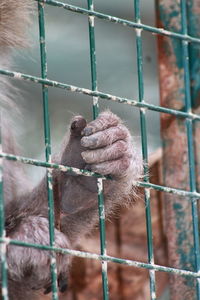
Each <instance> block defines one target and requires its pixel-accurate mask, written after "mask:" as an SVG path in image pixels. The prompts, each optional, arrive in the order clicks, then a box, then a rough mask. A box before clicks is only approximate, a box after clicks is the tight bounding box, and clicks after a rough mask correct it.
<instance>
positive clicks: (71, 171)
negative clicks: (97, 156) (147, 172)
mask: <svg viewBox="0 0 200 300" xmlns="http://www.w3.org/2000/svg"><path fill="white" fill-rule="evenodd" d="M0 157H3V158H5V159H8V160H13V161H18V162H21V163H25V164H31V165H34V166H36V167H42V168H52V169H57V170H60V171H61V172H68V173H69V175H71V176H76V175H83V176H94V177H96V178H102V179H103V180H106V179H108V180H111V178H110V177H109V176H103V175H100V174H98V173H94V172H91V171H87V170H81V169H77V168H72V167H68V166H64V165H57V164H54V163H47V162H44V161H40V160H34V159H30V158H26V157H22V156H15V155H12V154H7V153H0ZM134 185H137V186H139V187H143V188H149V189H155V190H158V191H161V192H166V193H171V194H176V195H180V196H184V197H186V198H187V197H192V198H196V199H197V200H198V199H200V193H197V192H189V191H184V190H180V189H175V188H171V187H166V186H161V185H156V184H153V183H146V182H140V181H138V182H134Z"/></svg>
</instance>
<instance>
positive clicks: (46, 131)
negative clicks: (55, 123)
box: [38, 1, 58, 300]
mask: <svg viewBox="0 0 200 300" xmlns="http://www.w3.org/2000/svg"><path fill="white" fill-rule="evenodd" d="M38 22H39V42H40V58H41V76H42V78H43V79H46V78H47V53H46V42H45V16H44V3H42V5H41V1H38ZM42 98H43V122H44V141H45V157H46V162H48V163H51V134H50V120H49V101H48V86H46V84H45V83H43V84H42ZM46 174H47V176H46V181H47V195H48V219H49V243H50V246H52V247H53V246H55V232H54V228H55V222H54V199H53V178H52V170H51V169H47V170H46ZM50 254H51V256H50V270H51V285H52V299H53V300H58V287H57V265H56V258H55V255H56V254H55V253H54V252H51V253H50Z"/></svg>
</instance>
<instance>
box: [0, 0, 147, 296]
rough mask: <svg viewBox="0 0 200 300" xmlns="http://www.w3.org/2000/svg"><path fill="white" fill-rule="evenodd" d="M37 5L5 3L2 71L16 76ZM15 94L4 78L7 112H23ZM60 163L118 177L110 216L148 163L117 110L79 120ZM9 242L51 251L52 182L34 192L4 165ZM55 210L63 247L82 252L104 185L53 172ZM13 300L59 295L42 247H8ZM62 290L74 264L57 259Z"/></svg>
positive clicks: (4, 125) (7, 141)
mask: <svg viewBox="0 0 200 300" xmlns="http://www.w3.org/2000/svg"><path fill="white" fill-rule="evenodd" d="M33 3H35V2H34V1H33V2H32V1H31V0H17V1H15V0H1V1H0V58H1V59H0V68H5V69H11V66H12V61H11V52H10V49H11V48H13V47H14V48H17V47H22V46H23V47H24V46H26V45H27V44H28V42H27V40H26V38H25V28H26V27H28V26H30V20H31V19H30V16H29V15H30V8H31V6H32V4H33ZM12 90H13V87H12V85H11V83H10V82H9V80H8V78H7V77H4V76H1V80H0V104H1V106H3V107H4V108H5V110H6V109H7V110H8V113H9V109H15V107H14V105H13V101H12ZM2 116H3V118H2V119H1V131H2V140H3V151H4V152H6V153H11V154H17V153H18V152H17V150H16V149H17V147H16V145H15V141H14V139H13V138H12V130H11V129H10V128H11V126H10V124H9V121H8V120H7V118H5V116H6V114H4V113H3V114H2ZM53 161H54V162H55V163H58V164H62V165H67V166H72V167H76V168H81V169H88V170H91V171H94V172H98V173H100V174H102V175H111V177H112V180H107V181H105V182H104V197H105V204H106V214H109V213H110V212H111V211H112V210H113V209H114V208H115V207H116V206H117V205H120V204H123V203H124V201H125V199H127V198H128V197H129V195H130V193H133V192H134V188H133V185H134V182H135V181H137V180H138V179H139V178H140V177H141V174H142V161H141V159H140V157H139V156H138V154H137V151H136V150H135V148H134V146H133V145H132V142H131V136H130V132H129V130H128V129H127V128H126V127H125V126H124V125H123V123H122V121H121V120H120V119H119V118H118V117H117V116H116V115H114V114H112V113H111V112H109V111H106V112H103V113H101V114H100V116H99V117H98V118H97V119H96V120H95V121H92V122H89V123H88V124H87V123H86V120H84V118H83V117H81V116H77V117H75V118H74V119H73V120H72V123H71V128H70V132H68V133H67V134H66V136H65V137H64V140H63V144H62V147H61V150H60V153H58V154H57V155H55V156H54V158H53ZM3 170H4V172H3V180H4V200H5V213H6V235H7V237H9V238H12V239H15V240H20V241H24V242H27V243H36V244H41V245H49V224H48V205H47V184H46V182H47V178H46V176H45V177H44V178H43V179H42V180H41V182H40V183H39V184H38V185H37V186H36V187H34V188H31V187H30V186H29V182H28V181H27V178H26V175H25V174H24V172H23V170H22V167H21V164H20V163H17V162H11V161H7V160H4V162H3ZM52 176H53V193H54V204H55V247H59V248H74V247H75V246H76V244H77V243H78V240H79V238H81V236H83V235H84V234H85V233H88V232H89V231H90V230H91V229H92V227H93V226H94V224H95V223H96V222H97V220H98V209H97V183H96V179H95V178H92V177H86V176H77V175H76V176H75V175H74V176H71V175H69V174H67V173H65V172H61V171H58V170H55V169H54V170H53V171H52ZM7 261H8V283H9V299H10V300H27V299H29V300H36V299H39V297H40V296H41V295H44V294H48V293H49V292H51V279H50V255H49V253H48V251H42V250H38V249H36V248H29V247H18V246H14V245H9V244H8V245H7ZM56 263H57V272H58V276H57V278H58V286H59V290H60V292H64V291H65V289H66V288H67V274H68V272H69V267H70V257H69V256H67V255H62V254H60V253H57V254H56Z"/></svg>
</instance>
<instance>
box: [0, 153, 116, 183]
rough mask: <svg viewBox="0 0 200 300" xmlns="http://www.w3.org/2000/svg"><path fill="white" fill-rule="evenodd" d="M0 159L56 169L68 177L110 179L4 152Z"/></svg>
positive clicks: (89, 172)
mask: <svg viewBox="0 0 200 300" xmlns="http://www.w3.org/2000/svg"><path fill="white" fill-rule="evenodd" d="M1 157H2V158H5V159H7V160H12V161H17V162H21V163H24V164H28V165H33V166H36V167H43V168H48V169H56V170H59V171H62V172H66V173H68V174H69V175H72V176H79V175H84V176H94V177H97V178H102V179H111V178H110V177H105V176H102V175H100V174H97V173H94V172H91V171H88V170H83V169H78V168H73V167H68V166H64V165H59V164H55V163H49V162H44V161H41V160H37V159H32V158H28V157H23V156H18V155H13V154H7V153H4V152H1V153H0V158H1Z"/></svg>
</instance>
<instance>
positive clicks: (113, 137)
mask: <svg viewBox="0 0 200 300" xmlns="http://www.w3.org/2000/svg"><path fill="white" fill-rule="evenodd" d="M128 137H129V132H128V129H127V128H126V127H125V126H124V125H118V126H115V127H110V128H108V129H105V130H103V131H99V132H96V133H94V134H92V135H90V136H84V137H82V139H81V145H82V146H83V147H86V148H89V149H95V148H100V147H105V146H108V145H111V144H112V143H114V142H116V141H118V140H125V139H127V138H128Z"/></svg>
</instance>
